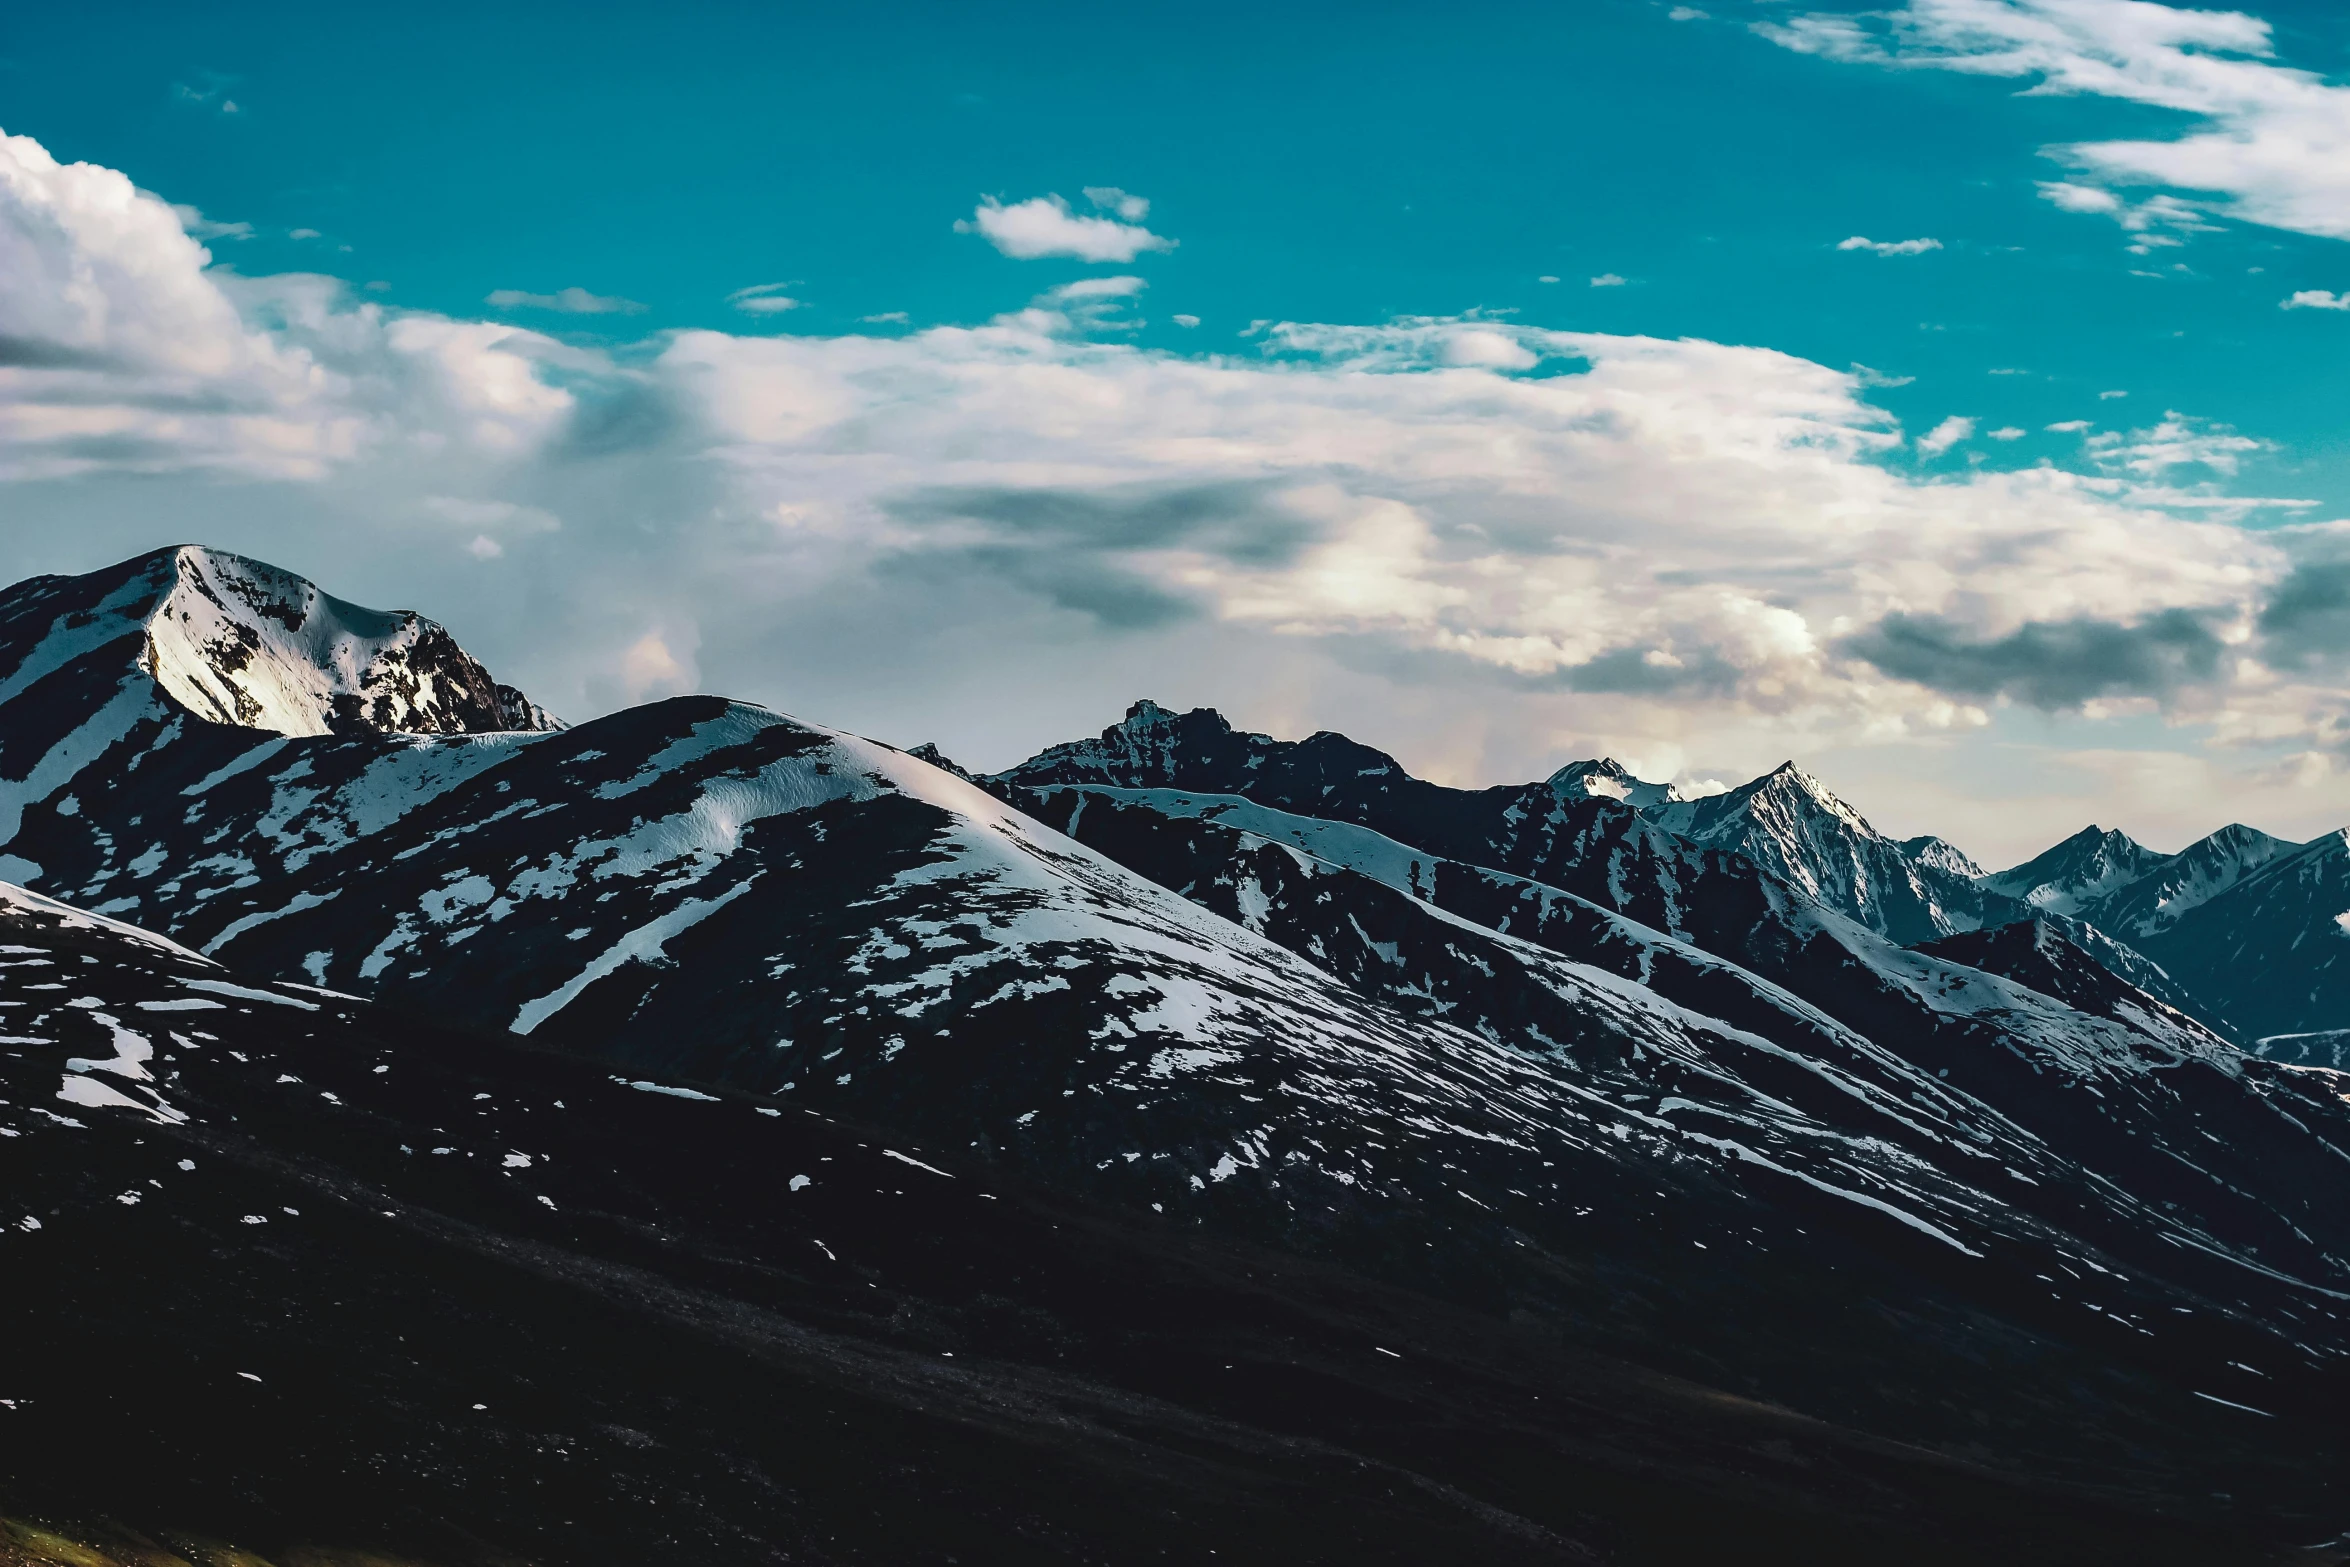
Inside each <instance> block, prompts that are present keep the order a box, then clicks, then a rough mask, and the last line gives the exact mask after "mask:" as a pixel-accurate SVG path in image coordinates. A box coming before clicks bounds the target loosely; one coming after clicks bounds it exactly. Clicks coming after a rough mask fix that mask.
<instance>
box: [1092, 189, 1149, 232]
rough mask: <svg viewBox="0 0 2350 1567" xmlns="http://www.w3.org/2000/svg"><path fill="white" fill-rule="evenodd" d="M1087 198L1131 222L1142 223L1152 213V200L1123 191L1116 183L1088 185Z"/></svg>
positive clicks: (1105, 210)
mask: <svg viewBox="0 0 2350 1567" xmlns="http://www.w3.org/2000/svg"><path fill="white" fill-rule="evenodd" d="M1085 199H1086V200H1087V201H1090V202H1092V203H1093V204H1094V206H1095V207H1096V208H1098V209H1099V210H1101V211H1103V212H1108V213H1114V214H1116V215H1117V216H1118V217H1120V218H1123V219H1125V220H1126V221H1127V222H1129V223H1140V222H1141V221H1142V220H1143V219H1144V218H1147V217H1149V216H1150V215H1151V204H1150V202H1149V201H1148V200H1147V199H1146V198H1144V197H1141V196H1137V195H1134V194H1132V193H1131V192H1128V191H1122V190H1120V189H1119V188H1118V187H1117V186H1115V185H1088V186H1086V187H1085Z"/></svg>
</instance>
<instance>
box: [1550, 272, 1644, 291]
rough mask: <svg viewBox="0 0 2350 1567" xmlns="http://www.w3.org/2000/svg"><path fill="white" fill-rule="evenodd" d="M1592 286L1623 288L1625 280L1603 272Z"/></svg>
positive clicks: (1611, 273)
mask: <svg viewBox="0 0 2350 1567" xmlns="http://www.w3.org/2000/svg"><path fill="white" fill-rule="evenodd" d="M1543 281H1544V282H1551V283H1555V282H1557V281H1558V280H1557V279H1556V278H1545V279H1544V280H1543ZM1591 286H1592V287H1593V288H1622V287H1623V286H1624V280H1623V279H1622V278H1621V277H1619V276H1618V275H1616V274H1615V273H1613V272H1602V273H1601V274H1600V275H1599V276H1597V277H1595V278H1593V279H1592V280H1591Z"/></svg>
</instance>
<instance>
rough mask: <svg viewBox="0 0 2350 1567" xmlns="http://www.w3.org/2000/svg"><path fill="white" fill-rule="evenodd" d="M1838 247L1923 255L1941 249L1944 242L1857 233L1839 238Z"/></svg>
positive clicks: (1893, 254)
mask: <svg viewBox="0 0 2350 1567" xmlns="http://www.w3.org/2000/svg"><path fill="white" fill-rule="evenodd" d="M1836 248H1837V249H1838V250H1865V251H1869V252H1870V253H1872V254H1874V255H1879V256H1922V255H1924V254H1925V253H1926V252H1927V251H1929V250H1940V249H1941V248H1942V242H1941V241H1940V240H1938V239H1884V240H1879V239H1870V238H1869V237H1868V236H1867V235H1865V234H1855V235H1853V236H1852V237H1851V238H1850V239H1840V240H1838V241H1837V242H1836Z"/></svg>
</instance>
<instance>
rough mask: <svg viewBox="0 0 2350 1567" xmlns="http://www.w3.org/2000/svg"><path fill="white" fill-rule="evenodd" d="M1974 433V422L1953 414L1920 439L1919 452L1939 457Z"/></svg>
mask: <svg viewBox="0 0 2350 1567" xmlns="http://www.w3.org/2000/svg"><path fill="white" fill-rule="evenodd" d="M1974 433H1975V421H1974V420H1972V419H1969V418H1966V417H1964V416H1963V415H1960V414H1952V415H1951V416H1950V417H1949V418H1947V419H1945V420H1943V421H1942V422H1941V423H1940V424H1938V425H1936V426H1934V428H1932V429H1931V430H1928V431H1927V432H1926V433H1925V434H1923V435H1921V436H1919V437H1918V451H1919V452H1920V454H1922V455H1924V456H1927V457H1939V456H1941V455H1942V454H1943V453H1944V452H1946V451H1948V450H1950V448H1952V447H1953V446H1956V445H1957V444H1958V443H1959V442H1961V441H1964V440H1967V439H1970V438H1971V437H1972V436H1973V435H1974Z"/></svg>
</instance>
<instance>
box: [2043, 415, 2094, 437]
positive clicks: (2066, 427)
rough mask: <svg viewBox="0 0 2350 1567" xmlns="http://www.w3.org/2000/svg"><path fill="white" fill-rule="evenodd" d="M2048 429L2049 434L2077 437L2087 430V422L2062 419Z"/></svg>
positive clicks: (2084, 420)
mask: <svg viewBox="0 0 2350 1567" xmlns="http://www.w3.org/2000/svg"><path fill="white" fill-rule="evenodd" d="M2048 428H2049V430H2050V431H2051V432H2053V433H2056V434H2059V435H2079V434H2080V433H2081V432H2082V431H2084V430H2086V429H2088V428H2089V421H2088V420H2086V419H2064V420H2060V421H2058V422H2057V423H2055V424H2052V425H2050V426H2048Z"/></svg>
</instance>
